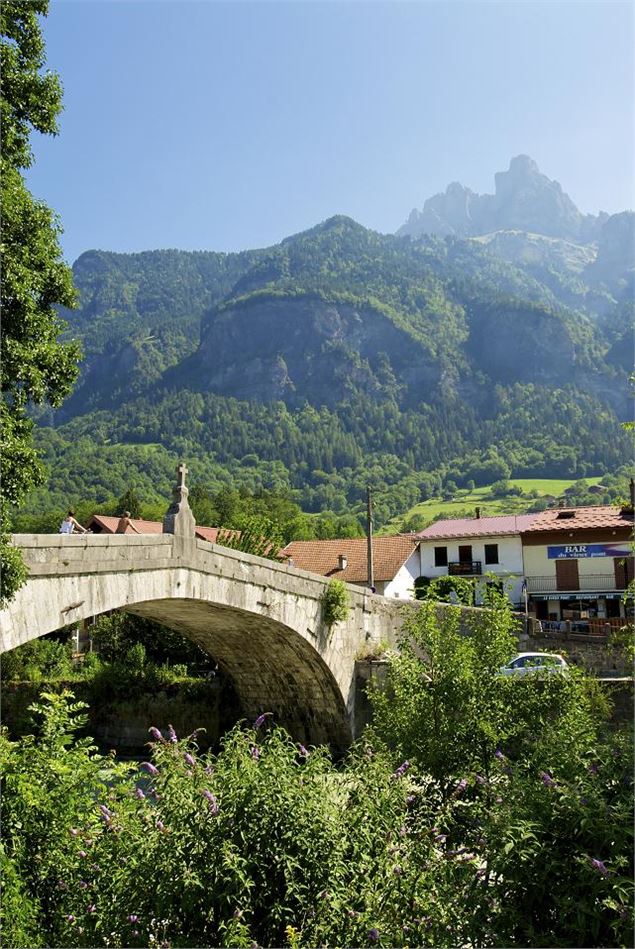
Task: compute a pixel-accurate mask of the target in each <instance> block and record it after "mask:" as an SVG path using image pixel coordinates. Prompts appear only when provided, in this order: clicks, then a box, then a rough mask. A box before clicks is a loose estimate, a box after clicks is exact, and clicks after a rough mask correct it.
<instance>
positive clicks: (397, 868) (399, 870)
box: [392, 864, 403, 877]
mask: <svg viewBox="0 0 635 949" xmlns="http://www.w3.org/2000/svg"><path fill="white" fill-rule="evenodd" d="M392 872H393V873H394V874H395V876H397V877H400V876H401V874H402V873H403V869H402V867H400V866H399V864H395V866H394V867H393V868H392Z"/></svg>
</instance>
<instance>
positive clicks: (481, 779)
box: [476, 774, 487, 784]
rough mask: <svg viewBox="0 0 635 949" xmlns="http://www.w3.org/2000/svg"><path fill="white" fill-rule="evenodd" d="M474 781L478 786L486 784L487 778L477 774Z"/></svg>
mask: <svg viewBox="0 0 635 949" xmlns="http://www.w3.org/2000/svg"><path fill="white" fill-rule="evenodd" d="M476 780H477V782H478V783H479V784H487V778H484V777H483V775H482V774H477V775H476Z"/></svg>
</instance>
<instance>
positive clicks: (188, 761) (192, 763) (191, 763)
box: [183, 751, 196, 768]
mask: <svg viewBox="0 0 635 949" xmlns="http://www.w3.org/2000/svg"><path fill="white" fill-rule="evenodd" d="M183 758H184V759H185V763H186V764H189V766H190V768H195V767H196V762H195V761H194V758H193V757H192V755H191V754H190V753H189V751H186V752H185V754H184V755H183Z"/></svg>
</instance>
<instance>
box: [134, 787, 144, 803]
mask: <svg viewBox="0 0 635 949" xmlns="http://www.w3.org/2000/svg"><path fill="white" fill-rule="evenodd" d="M134 796H135V797H136V798H139V800H140V801H143V800H144V798H145V794H144V793H143V791H142V790H141V788H135V792H134Z"/></svg>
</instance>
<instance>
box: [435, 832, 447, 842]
mask: <svg viewBox="0 0 635 949" xmlns="http://www.w3.org/2000/svg"><path fill="white" fill-rule="evenodd" d="M447 839H448V835H447V834H437V835H436V836H435V838H434V842H435V843H436V844H444V843H445V842H446V840H447Z"/></svg>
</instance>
